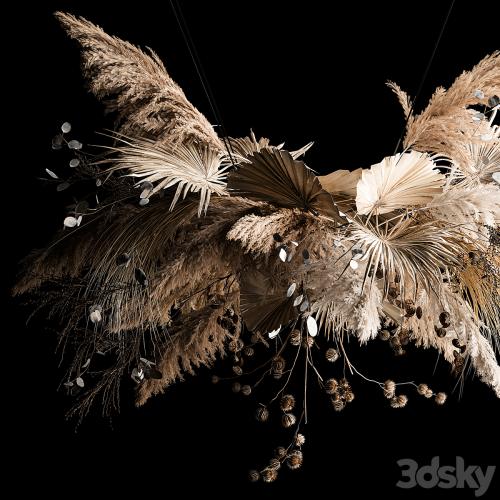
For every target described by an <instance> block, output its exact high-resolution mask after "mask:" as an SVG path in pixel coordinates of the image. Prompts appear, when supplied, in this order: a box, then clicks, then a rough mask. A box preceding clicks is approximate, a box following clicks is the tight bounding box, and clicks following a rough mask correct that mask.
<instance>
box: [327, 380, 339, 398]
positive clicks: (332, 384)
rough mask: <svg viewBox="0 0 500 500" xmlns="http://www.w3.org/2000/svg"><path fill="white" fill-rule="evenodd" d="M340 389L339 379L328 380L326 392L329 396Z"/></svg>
mask: <svg viewBox="0 0 500 500" xmlns="http://www.w3.org/2000/svg"><path fill="white" fill-rule="evenodd" d="M338 387H339V383H338V381H337V379H335V378H329V379H328V380H326V381H325V392H326V393H327V394H330V395H331V394H335V393H336V392H337V389H338Z"/></svg>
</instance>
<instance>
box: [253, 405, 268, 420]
mask: <svg viewBox="0 0 500 500" xmlns="http://www.w3.org/2000/svg"><path fill="white" fill-rule="evenodd" d="M255 418H256V419H257V420H258V421H259V422H266V421H267V419H268V418H269V410H268V409H267V408H266V407H265V406H259V407H258V408H257V410H256V412H255Z"/></svg>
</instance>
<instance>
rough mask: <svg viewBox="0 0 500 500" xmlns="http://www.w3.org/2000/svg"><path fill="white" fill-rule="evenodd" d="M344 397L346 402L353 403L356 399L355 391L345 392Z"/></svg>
mask: <svg viewBox="0 0 500 500" xmlns="http://www.w3.org/2000/svg"><path fill="white" fill-rule="evenodd" d="M344 399H345V402H346V403H352V402H353V401H354V392H352V391H346V393H345V394H344Z"/></svg>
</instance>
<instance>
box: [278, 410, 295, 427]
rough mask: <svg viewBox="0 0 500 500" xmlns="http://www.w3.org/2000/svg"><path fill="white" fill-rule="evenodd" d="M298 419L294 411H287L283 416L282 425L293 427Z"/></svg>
mask: <svg viewBox="0 0 500 500" xmlns="http://www.w3.org/2000/svg"><path fill="white" fill-rule="evenodd" d="M296 421H297V418H296V417H295V415H294V414H293V413H285V414H284V415H283V416H282V417H281V425H283V427H285V428H287V429H288V428H289V427H292V425H293V424H295V422H296Z"/></svg>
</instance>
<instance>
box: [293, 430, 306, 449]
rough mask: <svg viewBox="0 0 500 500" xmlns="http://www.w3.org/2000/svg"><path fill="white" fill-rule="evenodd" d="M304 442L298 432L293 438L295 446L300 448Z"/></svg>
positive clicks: (303, 437) (302, 435) (302, 436)
mask: <svg viewBox="0 0 500 500" xmlns="http://www.w3.org/2000/svg"><path fill="white" fill-rule="evenodd" d="M305 442H306V438H305V436H304V434H301V433H300V432H299V433H298V434H297V435H296V436H295V446H302V445H303V444H304V443H305Z"/></svg>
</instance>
